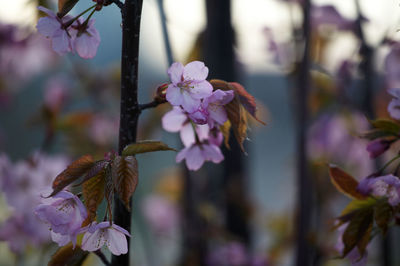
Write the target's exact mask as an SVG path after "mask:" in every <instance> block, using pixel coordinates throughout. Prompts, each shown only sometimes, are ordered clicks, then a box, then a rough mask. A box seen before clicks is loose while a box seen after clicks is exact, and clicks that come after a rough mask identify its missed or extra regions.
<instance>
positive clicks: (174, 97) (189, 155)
mask: <svg viewBox="0 0 400 266" xmlns="http://www.w3.org/2000/svg"><path fill="white" fill-rule="evenodd" d="M168 75H169V77H170V80H171V84H169V85H168V88H167V91H166V99H167V101H168V102H169V103H170V104H171V105H173V109H172V110H171V111H169V112H168V113H166V114H165V115H164V117H163V118H162V125H163V128H164V129H165V130H167V131H169V132H180V136H181V139H182V142H183V144H184V146H185V148H184V149H183V150H181V151H180V152H179V153H178V155H177V157H176V161H177V162H181V161H183V160H186V165H187V167H188V169H190V170H194V171H195V170H198V169H200V167H201V166H202V165H203V163H204V162H205V161H212V162H214V163H220V162H221V161H222V160H223V159H224V156H223V155H222V153H221V150H220V148H219V147H220V145H221V143H222V140H223V136H222V133H221V131H220V130H219V126H221V125H223V124H224V123H225V122H226V121H227V120H228V117H227V112H226V110H225V108H224V105H226V104H228V103H229V102H230V101H232V99H233V98H234V92H233V91H232V90H227V91H223V90H220V89H217V90H213V86H212V85H211V84H210V83H209V82H208V81H207V80H206V78H207V75H208V68H207V67H206V66H205V65H204V63H203V62H199V61H194V62H191V63H188V64H187V65H185V66H183V65H182V64H181V63H173V64H172V65H171V67H170V68H169V69H168Z"/></svg>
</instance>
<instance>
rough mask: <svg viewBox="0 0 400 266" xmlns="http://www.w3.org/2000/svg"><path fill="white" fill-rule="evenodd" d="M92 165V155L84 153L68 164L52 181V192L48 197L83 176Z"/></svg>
mask: <svg viewBox="0 0 400 266" xmlns="http://www.w3.org/2000/svg"><path fill="white" fill-rule="evenodd" d="M93 165H94V161H93V157H92V156H90V155H84V156H82V157H81V158H79V159H78V160H76V161H74V162H72V163H71V164H70V165H68V167H67V169H65V170H64V171H62V173H61V174H59V175H58V176H57V177H56V178H55V179H54V181H53V185H52V187H53V192H52V193H51V194H50V196H49V197H52V196H54V195H55V194H57V193H58V192H60V191H61V190H62V189H63V188H65V187H66V186H68V185H69V184H71V183H72V182H74V181H75V180H77V179H78V178H80V177H81V176H83V175H84V174H85V173H86V172H87V171H88V170H89V169H90V168H92V167H93Z"/></svg>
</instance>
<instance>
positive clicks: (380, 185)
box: [357, 175, 400, 206]
mask: <svg viewBox="0 0 400 266" xmlns="http://www.w3.org/2000/svg"><path fill="white" fill-rule="evenodd" d="M357 190H358V191H360V192H361V193H363V194H365V195H369V194H371V195H373V196H376V197H387V198H388V202H389V204H390V205H392V206H397V205H398V204H399V203H400V179H399V178H398V177H397V176H394V175H385V176H379V177H367V178H364V179H363V180H362V181H361V182H360V183H359V185H358V187H357Z"/></svg>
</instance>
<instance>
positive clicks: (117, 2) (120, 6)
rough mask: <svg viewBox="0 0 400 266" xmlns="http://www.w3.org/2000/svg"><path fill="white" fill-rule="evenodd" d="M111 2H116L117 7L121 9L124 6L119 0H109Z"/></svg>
mask: <svg viewBox="0 0 400 266" xmlns="http://www.w3.org/2000/svg"><path fill="white" fill-rule="evenodd" d="M109 1H110V2H111V3H114V4H116V5H117V6H118V7H119V9H121V10H122V9H123V8H124V3H122V2H121V1H119V0H109Z"/></svg>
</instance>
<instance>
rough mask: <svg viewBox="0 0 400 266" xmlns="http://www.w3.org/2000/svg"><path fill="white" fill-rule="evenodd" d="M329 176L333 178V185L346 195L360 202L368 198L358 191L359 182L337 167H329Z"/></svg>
mask: <svg viewBox="0 0 400 266" xmlns="http://www.w3.org/2000/svg"><path fill="white" fill-rule="evenodd" d="M329 175H330V177H331V181H332V184H333V185H334V186H335V187H336V189H337V190H339V191H340V192H342V193H343V194H344V195H346V196H348V197H350V198H353V199H359V200H363V199H366V198H367V197H366V196H364V195H363V194H361V193H360V192H358V191H357V186H358V181H357V180H356V179H354V177H352V176H351V175H349V174H348V173H346V172H345V171H343V170H342V169H340V168H339V167H337V166H336V165H330V166H329Z"/></svg>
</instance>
